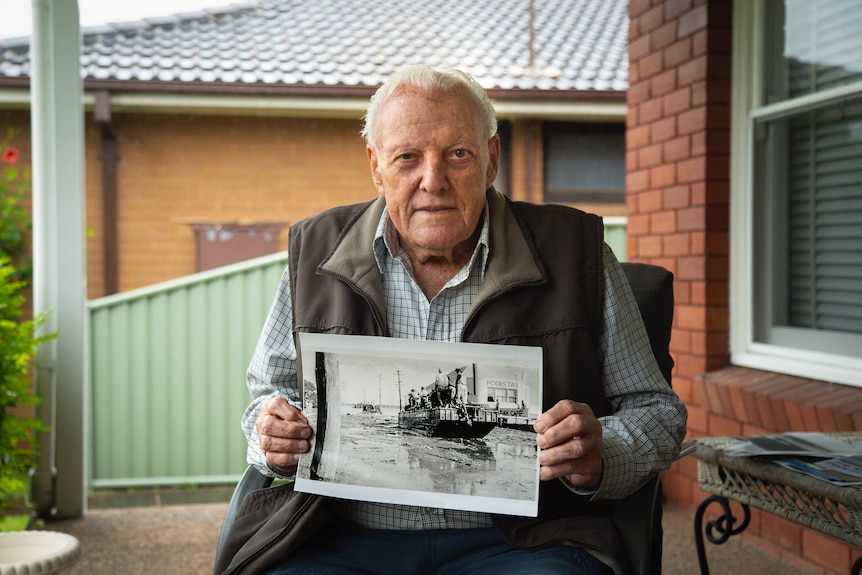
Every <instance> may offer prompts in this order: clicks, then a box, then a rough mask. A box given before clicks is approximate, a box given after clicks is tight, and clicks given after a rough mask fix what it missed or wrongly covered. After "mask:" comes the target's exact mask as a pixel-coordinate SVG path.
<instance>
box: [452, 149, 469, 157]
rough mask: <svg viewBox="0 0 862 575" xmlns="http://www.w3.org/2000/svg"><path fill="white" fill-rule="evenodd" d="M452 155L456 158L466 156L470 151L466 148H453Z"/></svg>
mask: <svg viewBox="0 0 862 575" xmlns="http://www.w3.org/2000/svg"><path fill="white" fill-rule="evenodd" d="M452 155H453V156H455V157H456V158H466V157H467V156H469V155H470V152H468V151H467V150H455V151H454V152H452Z"/></svg>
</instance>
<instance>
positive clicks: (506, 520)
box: [232, 65, 685, 575]
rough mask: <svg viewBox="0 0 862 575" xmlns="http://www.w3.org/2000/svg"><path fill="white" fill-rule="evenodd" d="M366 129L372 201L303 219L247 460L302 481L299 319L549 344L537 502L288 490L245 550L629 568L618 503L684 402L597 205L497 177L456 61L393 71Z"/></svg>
mask: <svg viewBox="0 0 862 575" xmlns="http://www.w3.org/2000/svg"><path fill="white" fill-rule="evenodd" d="M362 133H363V136H364V137H365V140H366V142H367V154H368V161H369V164H370V166H371V177H372V180H373V181H374V184H375V185H376V187H377V189H378V191H379V192H380V197H379V198H377V200H376V201H371V202H369V203H366V204H360V205H353V206H344V207H339V208H334V209H331V210H328V211H326V212H324V213H322V214H320V215H318V216H315V217H312V218H309V219H308V220H305V221H303V222H300V223H298V224H296V225H295V226H294V227H293V228H292V229H291V235H290V248H289V249H290V263H289V266H288V269H287V270H286V271H285V274H284V277H283V279H282V282H281V285H280V288H279V291H278V293H277V295H276V299H275V302H274V304H273V307H272V309H271V311H270V315H269V317H268V319H267V321H266V325H265V326H264V329H263V333H262V335H261V338H260V341H259V343H258V346H257V349H256V351H255V353H254V357H253V359H252V362H251V365H250V367H249V371H248V385H249V389H250V391H251V393H252V396H253V400H252V403H251V405H250V406H249V408H248V410H247V412H246V413H245V415H244V418H243V427H244V429H245V432H246V434H247V436H248V442H249V451H248V460H249V462H250V463H251V464H254V465H256V466H257V467H258V468H259V469H260V470H261V471H263V472H265V473H269V474H275V475H278V476H284V477H290V476H291V475H292V474H293V473H294V472H295V469H296V465H297V462H298V460H299V456H300V454H301V453H304V452H306V451H307V450H308V449H309V443H308V439H309V437H310V435H311V428H310V427H309V425H308V422H307V420H306V418H305V416H304V415H303V413H302V411H301V409H300V402H299V399H300V396H299V392H298V387H297V382H296V351H295V348H294V341H293V335H294V334H295V333H296V332H302V331H315V332H324V333H342V334H345V333H346V334H363V335H375V336H381V337H400V338H410V339H424V340H443V341H456V342H457V341H465V342H478V343H494V344H501V345H531V346H540V347H542V348H543V363H544V373H543V376H544V383H543V385H544V400H545V406H544V410H545V411H544V412H543V413H542V414H541V415H540V416H539V417H538V418H537V419H536V423H535V432H536V444H537V445H538V447H539V448H540V451H539V452H538V458H539V465H540V479H541V480H542V481H541V487H540V502H539V515H538V517H536V518H524V517H514V516H502V515H501V516H497V515H492V514H486V513H478V512H469V511H452V510H444V509H433V508H424V507H411V506H404V505H392V504H379V503H370V502H364V501H348V500H336V499H327V498H322V497H319V496H310V495H307V494H299V493H289V494H285V495H284V496H283V501H279V502H278V503H272V502H270V503H268V505H271V507H270V508H268V511H267V513H268V520H269V523H268V524H267V526H265V527H262V528H261V532H258V534H257V535H256V536H255V537H256V538H258V539H259V540H261V541H266V542H273V541H275V542H276V543H261V544H260V546H261V549H262V551H261V552H260V553H258V552H257V551H253V552H251V553H250V554H249V555H250V557H251V559H249V560H247V561H245V563H246V564H254V565H255V566H257V567H261V568H263V571H259V572H266V573H271V574H289V573H330V574H345V575H346V574H358V573H381V574H382V573H387V574H389V573H391V574H398V575H404V574H409V573H436V574H445V573H453V574H455V573H475V574H484V573H495V574H513V575H514V574H518V575H520V574H523V573H528V572H529V573H547V574H562V573H611V572H621V567H620V564H621V563H620V560H619V549H618V547H617V546H616V539H615V533H614V532H613V529H612V528H609V527H607V524H608V522H606V521H602V516H603V515H604V514H606V513H607V500H611V499H615V498H621V497H625V496H626V495H628V494H630V493H631V492H633V491H634V490H636V489H637V488H638V487H639V486H640V485H641V484H643V483H644V482H645V481H646V480H647V479H648V478H649V477H651V476H652V475H654V474H655V473H656V472H659V471H661V470H663V469H665V468H666V467H668V466H669V465H670V463H671V462H672V461H673V458H674V457H675V455H676V454H677V453H678V451H679V446H680V442H681V441H682V438H683V436H684V434H685V408H684V406H683V404H682V402H681V401H680V400H679V398H677V397H676V395H674V393H673V392H672V391H671V390H670V388H669V387H668V385H667V384H666V382H665V381H664V379H663V378H662V376H661V374H660V372H659V369H658V366H657V365H656V362H655V359H654V358H653V355H652V352H651V350H650V346H649V341H648V338H647V336H646V333H645V330H644V327H643V324H642V322H641V320H640V316H639V312H638V309H637V305H636V303H635V301H634V298H633V296H632V294H631V290H630V289H629V287H628V284H627V282H626V280H625V277H624V275H623V273H622V270H621V268H620V266H619V264H618V263H617V261H616V259H615V258H614V255H613V253H612V252H611V251H610V249H609V248H608V247H607V246H606V245H604V242H603V240H602V227H601V219H600V218H598V217H596V216H592V215H588V214H585V213H583V212H580V211H578V210H574V209H571V208H566V207H561V206H539V205H530V204H524V203H514V202H511V201H509V200H508V199H507V198H505V197H504V196H502V195H501V194H500V193H498V192H497V191H496V190H494V188H493V186H492V184H493V182H494V179H495V177H496V174H497V167H498V159H499V154H500V140H499V137H498V136H497V124H496V117H495V114H494V109H493V107H492V105H491V102H490V101H489V100H488V97H487V95H486V93H485V92H484V90H482V88H481V87H480V86H478V84H477V83H476V82H474V81H473V80H472V79H471V78H469V77H468V76H466V75H464V74H462V73H460V72H457V71H451V72H442V71H437V70H434V69H431V68H430V67H428V66H422V65H420V66H411V67H408V68H406V69H404V70H402V71H400V72H399V73H397V74H395V75H394V76H393V77H392V78H391V79H390V80H389V81H387V82H386V83H385V84H384V85H383V86H382V87H381V88H380V89H379V90H378V91H377V93H376V94H375V95H374V97H373V98H372V100H371V103H370V105H369V108H368V113H367V115H366V119H365V125H364V129H363V132H362ZM286 491H289V489H287V490H286ZM263 509H267V508H266V507H265V506H264V507H263ZM256 528H257V527H255V529H256ZM262 533H263V534H262ZM264 557H265V559H262V558H264ZM232 572H246V571H242V569H241V568H238V569H235V570H234V571H232Z"/></svg>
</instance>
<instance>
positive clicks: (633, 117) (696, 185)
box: [626, 0, 862, 574]
mask: <svg viewBox="0 0 862 575" xmlns="http://www.w3.org/2000/svg"><path fill="white" fill-rule="evenodd" d="M731 8H732V1H731V0H630V2H629V15H630V18H631V21H630V28H629V63H630V69H629V84H630V87H629V93H628V103H629V111H628V118H627V143H626V154H627V155H626V167H627V172H628V177H627V182H626V183H627V203H626V207H627V211H628V216H629V225H628V253H629V258H630V259H632V260H636V261H645V262H650V263H655V264H659V265H662V266H664V267H666V268H668V269H670V270H671V271H673V273H674V275H675V282H674V284H675V287H674V295H675V297H676V316H675V319H674V329H673V336H672V340H671V351H672V354H673V356H674V360H675V362H676V366H675V368H674V379H673V385H674V388H675V389H676V391H677V392H678V393H679V395H680V396H681V397H682V399H683V400H684V401H685V402H686V405H687V407H688V412H689V419H688V432H689V436H690V437H702V436H709V435H711V436H721V435H740V434H757V433H775V432H781V431H791V430H793V431H850V430H857V431H862V416H860V413H862V389H860V388H848V387H846V386H837V385H831V384H829V383H826V382H822V381H814V380H807V379H801V378H794V377H790V376H784V375H779V374H774V373H766V372H762V371H757V370H751V369H744V368H738V367H731V366H729V355H728V348H729V341H728V334H729V328H730V326H729V325H728V318H729V313H728V311H729V308H728V279H729V276H728V270H729V245H728V239H729V235H728V230H729V209H728V208H729V203H730V194H729V190H730V184H729V175H730V174H729V141H730V140H729V134H730V113H729V112H730V110H729V108H730V75H731V74H730V73H731V39H732V17H731V16H732V15H731ZM663 479H664V486H665V498H666V500H667V501H668V502H669V503H671V504H674V505H677V506H679V507H681V508H683V509H687V510H691V511H693V510H694V509H695V507H696V506H697V505H698V504H699V503H700V502H701V501H702V500H703V499H704V498H705V497H706V496H707V495H708V494H706V493H705V492H703V491H701V490H700V489H699V488H698V486H697V462H696V460H695V459H694V458H691V457H689V458H686V459H684V460H682V461H680V462H678V463H676V464H675V465H674V466H673V467H672V468H671V469H670V470H669V471H668V472H667V473H665V475H664V478H663ZM752 516H753V517H752V523H751V526H750V527H749V528H748V529H747V530H746V532H745V533H744V534H743V537H745V538H747V539H750V540H752V541H754V542H756V543H757V544H758V545H761V546H762V547H764V548H765V549H767V550H769V551H771V552H773V553H776V554H778V555H780V556H782V557H784V558H785V559H788V560H791V561H794V562H795V563H798V564H799V565H801V566H803V567H805V568H807V569H810V570H812V571H814V572H815V573H823V574H826V573H846V572H848V571H849V569H850V565H851V563H852V559H854V558H855V556H858V554H859V551H858V549H855V548H853V547H852V546H850V545H848V544H845V543H843V542H841V541H839V540H837V539H834V538H832V537H828V536H825V535H821V534H819V533H817V532H815V531H812V530H810V529H803V528H802V527H800V526H797V525H795V524H792V523H790V522H788V521H785V520H781V519H778V518H776V517H772V516H770V515H768V514H763V513H760V512H758V511H757V510H752ZM720 549H721V548H713V549H708V552H709V553H710V557H711V558H713V559H712V560H713V561H720V557H721V551H720Z"/></svg>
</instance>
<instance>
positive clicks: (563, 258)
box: [289, 189, 620, 556]
mask: <svg viewBox="0 0 862 575" xmlns="http://www.w3.org/2000/svg"><path fill="white" fill-rule="evenodd" d="M487 197H488V205H489V210H490V211H489V213H490V220H491V226H490V232H491V233H490V238H489V241H490V250H489V254H490V255H489V259H488V267H487V270H486V273H485V278H484V281H483V284H482V288H481V289H480V292H479V296H478V298H477V300H476V302H475V303H474V305H473V306H472V308H471V312H470V314H469V316H468V319H467V321H466V324H465V326H464V330H463V333H462V340H463V341H465V342H473V343H491V344H501V345H527V346H539V347H541V348H542V349H543V371H544V409H548V408H550V407H551V406H552V405H554V404H555V403H556V402H557V401H559V400H561V399H565V398H568V399H574V400H576V401H580V402H584V403H587V404H589V405H590V407H591V408H592V409H593V411H594V412H595V413H596V415H603V414H606V413H607V412H608V406H607V404H606V401H605V400H604V397H603V394H602V390H601V383H600V374H599V370H600V367H599V362H598V358H597V354H596V345H597V337H598V332H599V329H600V322H601V313H602V307H603V305H602V304H603V285H602V282H603V264H602V244H603V228H602V221H601V219H600V218H599V217H597V216H593V215H590V214H586V213H584V212H581V211H578V210H575V209H572V208H567V207H563V206H552V205H533V204H525V203H517V202H511V201H509V200H508V199H507V198H505V197H504V196H502V195H501V194H499V193H498V192H496V191H495V190H493V189H491V190H489V191H488V194H487ZM383 208H384V203H383V200H382V199H381V198H378V199H377V200H376V201H373V202H367V203H363V204H355V205H351V206H343V207H339V208H334V209H332V210H328V211H326V212H323V213H321V214H319V215H317V216H314V217H312V218H310V219H307V220H304V221H302V222H299V223H298V224H296V225H295V226H293V227H292V228H291V231H290V248H289V249H290V263H289V265H290V278H291V282H292V285H291V292H292V296H293V308H294V329H295V330H296V331H305V332H319V333H338V334H360V335H373V336H382V337H386V336H389V333H388V329H387V323H386V317H385V310H386V305H385V301H384V297H383V284H382V278H381V276H380V272H379V269H378V267H377V263H376V261H375V259H374V252H373V246H372V244H373V238H374V232H375V229H376V226H377V224H378V221H379V218H380V215H381V213H382V211H383ZM539 503H540V505H539V516H538V518H522V517H512V516H498V517H495V524H496V526H497V528H498V530H500V532H501V533H502V534H503V535H504V536H505V537H507V538H508V539H509V540H510V541H511V542H513V543H515V544H517V545H520V546H527V547H532V546H540V545H544V544H547V543H550V542H555V541H564V540H569V541H572V542H575V543H578V544H582V545H584V546H587V547H591V548H593V549H594V550H597V551H599V552H601V553H602V554H604V555H608V554H610V555H616V556H620V555H619V554H618V553H619V552H618V549H617V547H616V542H615V541H616V535H615V532H614V531H613V527H611V526H610V522H609V520H606V517H607V515H608V513H609V512H610V505H611V504H610V503H609V502H591V501H589V498H588V497H583V496H578V495H576V494H574V493H572V492H571V491H570V490H569V489H567V488H566V487H565V486H564V485H563V484H562V482H561V481H556V480H554V481H545V482H542V485H541V487H540V502H539ZM609 530H610V531H609Z"/></svg>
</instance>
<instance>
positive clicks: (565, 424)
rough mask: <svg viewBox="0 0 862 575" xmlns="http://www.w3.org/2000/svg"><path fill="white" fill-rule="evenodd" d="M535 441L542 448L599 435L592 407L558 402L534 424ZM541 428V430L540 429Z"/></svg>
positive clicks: (598, 424) (597, 421)
mask: <svg viewBox="0 0 862 575" xmlns="http://www.w3.org/2000/svg"><path fill="white" fill-rule="evenodd" d="M534 428H535V429H536V431H537V432H538V435H537V437H536V443H537V444H538V445H539V447H540V448H542V449H547V448H550V447H554V446H556V445H561V444H564V443H566V442H568V441H569V440H571V439H572V438H576V437H584V438H587V439H589V438H593V437H595V436H597V435H599V436H600V435H601V431H602V430H601V424H600V423H599V420H598V419H597V418H596V416H595V415H593V411H592V409H590V407H589V406H588V405H586V404H584V403H576V402H573V401H566V402H560V403H558V404H557V405H555V406H554V407H553V408H551V409H549V410H548V411H546V412H545V413H543V414H542V415H541V416H539V418H538V419H537V420H536V424H535V426H534ZM540 430H542V431H540Z"/></svg>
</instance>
